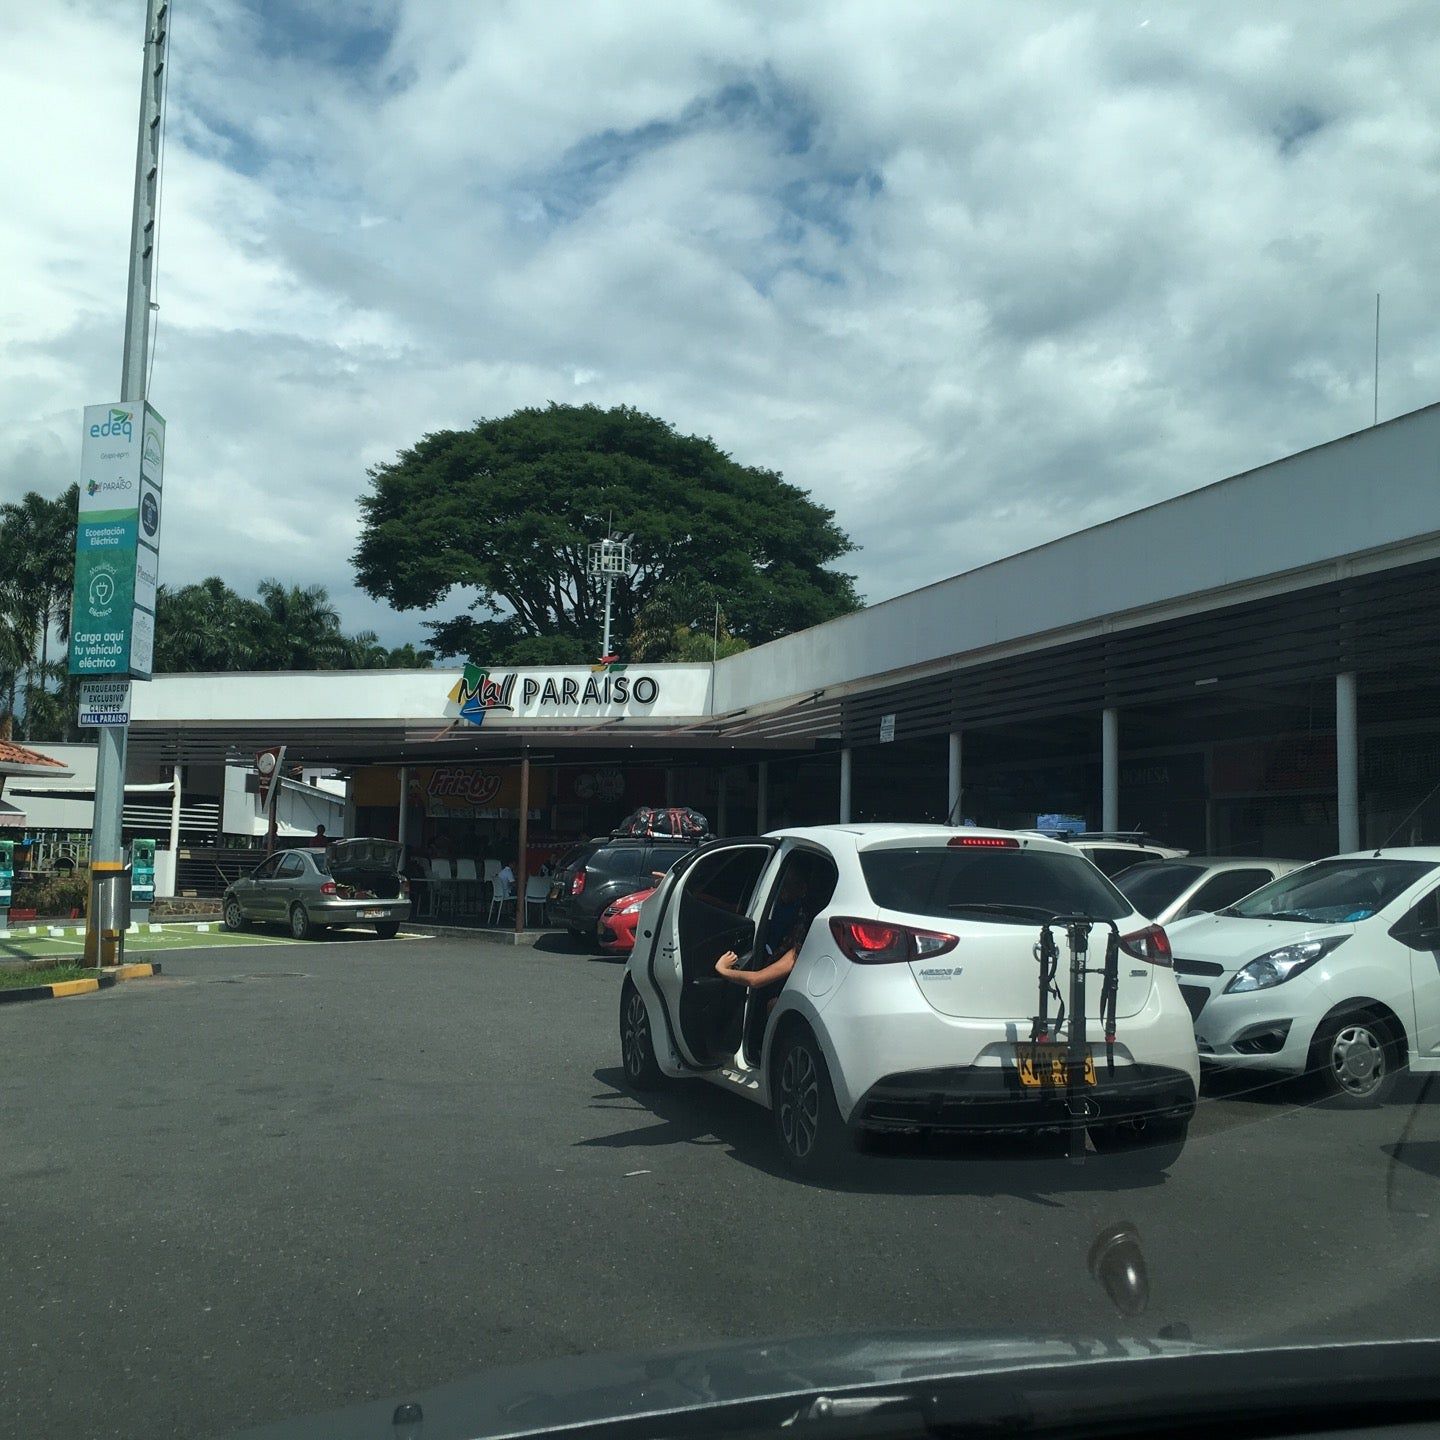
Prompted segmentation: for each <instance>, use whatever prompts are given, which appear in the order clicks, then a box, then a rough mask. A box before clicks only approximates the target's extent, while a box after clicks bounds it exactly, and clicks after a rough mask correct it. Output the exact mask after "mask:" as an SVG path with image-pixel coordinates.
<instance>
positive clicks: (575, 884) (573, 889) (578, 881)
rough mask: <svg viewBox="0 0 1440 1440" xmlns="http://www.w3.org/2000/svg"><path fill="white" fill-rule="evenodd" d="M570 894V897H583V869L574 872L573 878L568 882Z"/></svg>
mask: <svg viewBox="0 0 1440 1440" xmlns="http://www.w3.org/2000/svg"><path fill="white" fill-rule="evenodd" d="M570 893H571V894H572V895H583V894H584V893H585V871H584V869H583V867H582V868H581V869H579V870H577V871H576V872H575V877H574V879H572V880H571V881H570Z"/></svg>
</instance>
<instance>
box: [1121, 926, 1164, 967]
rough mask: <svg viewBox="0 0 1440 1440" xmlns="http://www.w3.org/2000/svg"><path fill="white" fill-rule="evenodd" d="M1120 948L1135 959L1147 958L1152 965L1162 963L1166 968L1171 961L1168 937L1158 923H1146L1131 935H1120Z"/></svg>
mask: <svg viewBox="0 0 1440 1440" xmlns="http://www.w3.org/2000/svg"><path fill="white" fill-rule="evenodd" d="M1120 948H1121V949H1122V950H1123V951H1124V952H1125V953H1126V954H1127V955H1133V956H1134V957H1135V958H1136V959H1137V960H1148V961H1149V962H1150V964H1152V965H1164V966H1165V967H1166V968H1167V969H1168V968H1170V967H1171V966H1172V965H1173V963H1174V960H1173V957H1172V956H1171V953H1170V937H1169V936H1168V935H1167V934H1166V933H1165V931H1164V929H1163V928H1162V927H1161V926H1159V925H1147V926H1146V927H1145V928H1144V929H1143V930H1137V931H1135V933H1134V934H1133V935H1122V936H1121V937H1120Z"/></svg>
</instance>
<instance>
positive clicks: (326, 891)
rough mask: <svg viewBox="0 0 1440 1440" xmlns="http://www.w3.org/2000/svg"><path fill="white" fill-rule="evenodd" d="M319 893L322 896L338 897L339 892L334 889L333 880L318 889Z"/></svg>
mask: <svg viewBox="0 0 1440 1440" xmlns="http://www.w3.org/2000/svg"><path fill="white" fill-rule="evenodd" d="M320 893H321V894H322V895H338V894H339V893H340V892H339V891H338V890H337V889H336V888H335V882H334V881H333V880H327V881H326V882H325V883H324V884H323V885H322V886H321V887H320Z"/></svg>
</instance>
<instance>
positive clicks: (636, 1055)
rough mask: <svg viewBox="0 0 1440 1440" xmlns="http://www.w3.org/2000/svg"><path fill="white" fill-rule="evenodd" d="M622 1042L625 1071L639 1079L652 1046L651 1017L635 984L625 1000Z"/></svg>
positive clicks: (633, 1077)
mask: <svg viewBox="0 0 1440 1440" xmlns="http://www.w3.org/2000/svg"><path fill="white" fill-rule="evenodd" d="M620 1043H621V1048H622V1050H623V1051H624V1055H625V1073H626V1075H628V1076H629V1077H630V1079H631V1080H635V1079H638V1078H639V1076H640V1075H641V1074H642V1072H643V1071H644V1068H645V1061H646V1059H647V1058H648V1053H649V1048H650V1017H649V1016H648V1015H647V1014H646V1013H645V1001H644V1000H643V999H641V996H640V992H639V991H638V990H636V989H635V988H634V987H633V986H632V987H631V990H630V993H629V995H628V996H627V997H626V1000H625V1024H624V1026H623V1027H622V1033H621V1036H620Z"/></svg>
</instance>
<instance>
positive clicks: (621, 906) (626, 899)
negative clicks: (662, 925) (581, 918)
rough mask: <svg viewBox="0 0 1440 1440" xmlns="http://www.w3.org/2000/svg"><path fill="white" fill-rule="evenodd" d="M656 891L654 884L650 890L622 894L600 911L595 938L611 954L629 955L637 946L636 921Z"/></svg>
mask: <svg viewBox="0 0 1440 1440" xmlns="http://www.w3.org/2000/svg"><path fill="white" fill-rule="evenodd" d="M654 893H655V886H653V885H652V886H651V887H650V888H649V889H648V890H637V891H636V892H635V893H634V894H633V895H622V896H621V897H620V898H619V899H618V900H617V901H615V903H614V904H613V905H607V906H606V907H605V908H604V910H602V911H601V912H600V919H599V921H598V922H597V923H596V926H595V938H596V939H597V940H598V941H599V942H600V948H601V949H602V950H605V951H607V952H608V953H609V954H611V955H628V954H629V953H630V952H631V951H632V950H633V949H634V948H635V922H636V920H638V919H639V918H640V907H641V906H642V905H643V904H644V903H645V902H646V901H647V900H648V899H649V898H650V897H651V896H652V895H653V894H654Z"/></svg>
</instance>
